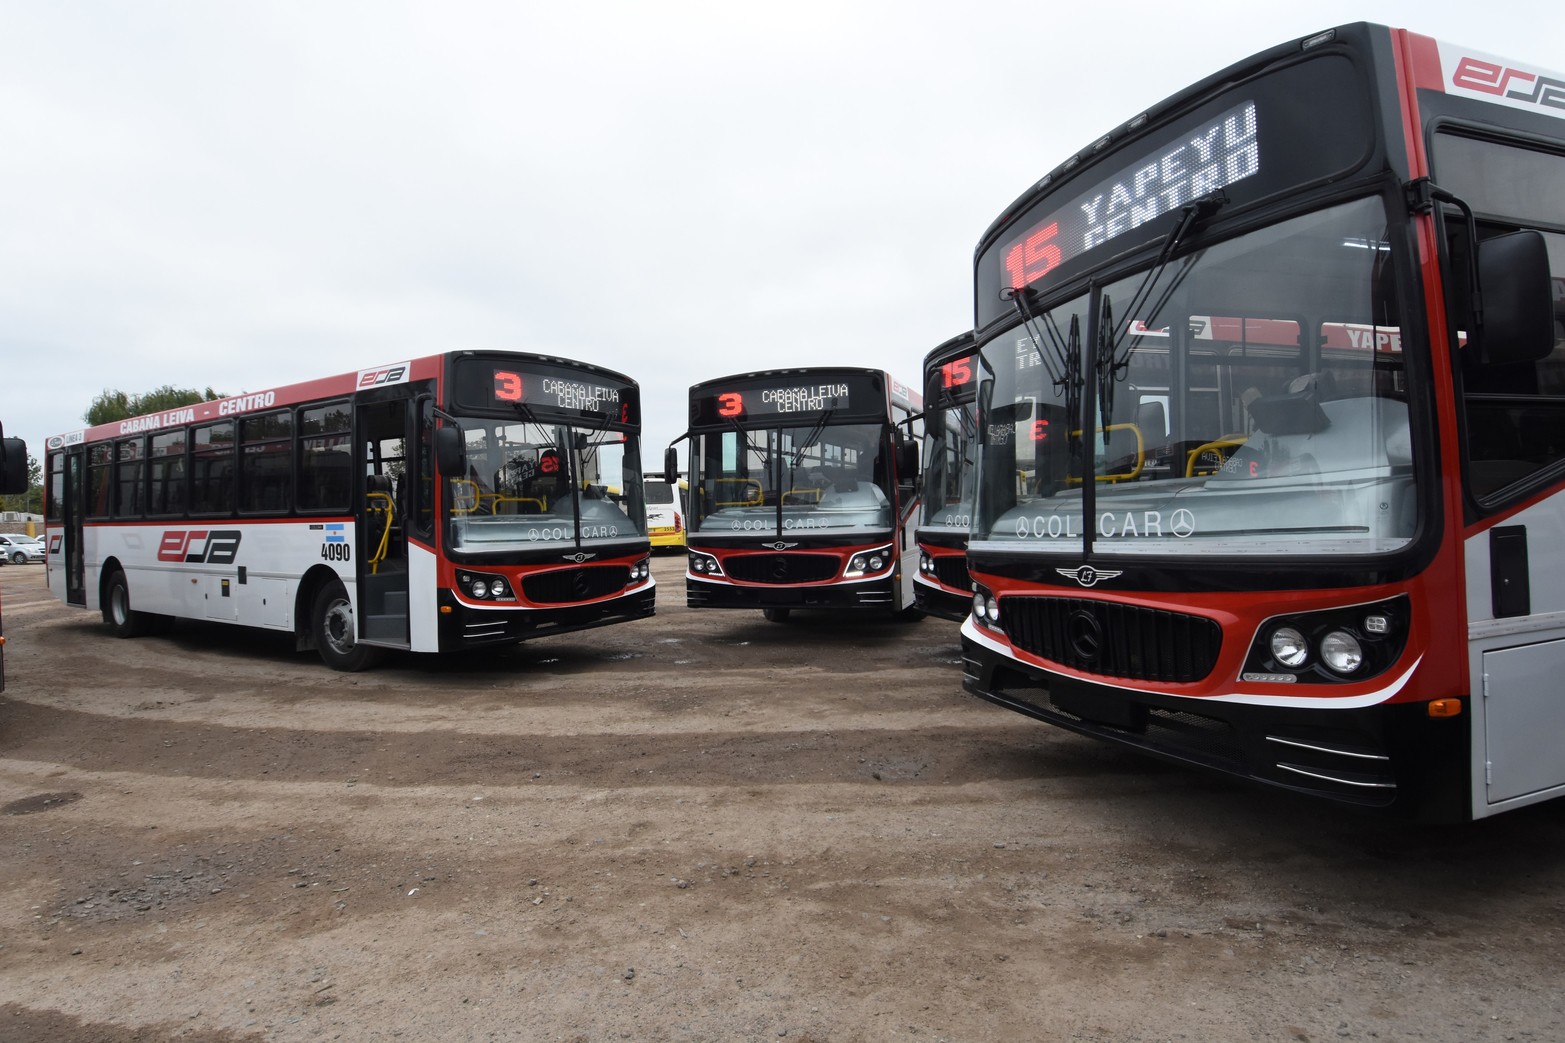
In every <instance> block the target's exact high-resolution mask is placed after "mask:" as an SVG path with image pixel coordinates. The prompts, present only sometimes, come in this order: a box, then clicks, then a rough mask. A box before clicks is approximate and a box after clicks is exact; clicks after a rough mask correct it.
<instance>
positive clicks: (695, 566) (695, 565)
mask: <svg viewBox="0 0 1565 1043" xmlns="http://www.w3.org/2000/svg"><path fill="white" fill-rule="evenodd" d="M690 571H691V572H694V573H695V574H696V575H698V576H721V575H722V574H723V569H722V567H721V566H720V565H718V564H717V559H716V558H714V557H712V555H710V554H700V553H698V552H696V551H691V552H690Z"/></svg>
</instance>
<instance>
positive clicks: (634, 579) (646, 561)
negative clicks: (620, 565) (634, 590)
mask: <svg viewBox="0 0 1565 1043" xmlns="http://www.w3.org/2000/svg"><path fill="white" fill-rule="evenodd" d="M651 575H652V559H651V558H642V559H641V560H640V561H638V562H636V563H635V564H634V565H632V566H631V567H630V583H629V584H627V586H635V585H636V584H637V583H645V582H646V581H647V577H649V576H651Z"/></svg>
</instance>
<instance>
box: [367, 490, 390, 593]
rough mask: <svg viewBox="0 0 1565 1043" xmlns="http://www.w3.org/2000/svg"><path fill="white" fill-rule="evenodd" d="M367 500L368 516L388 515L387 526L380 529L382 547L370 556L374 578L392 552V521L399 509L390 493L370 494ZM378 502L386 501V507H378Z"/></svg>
mask: <svg viewBox="0 0 1565 1043" xmlns="http://www.w3.org/2000/svg"><path fill="white" fill-rule="evenodd" d="M365 498H366V499H367V500H369V501H370V505H369V507H368V508H367V510H366V512H365V513H366V514H380V513H381V512H383V511H384V512H385V515H386V524H385V525H383V526H381V529H380V545H379V546H378V547H376V548H375V550H374V552H373V553H372V554H370V575H371V576H373V575H376V574H377V573H378V572H379V571H380V563H381V562H382V561H384V560H386V555H387V554H388V553H390V551H391V519H392V517H393V516H394V515H395V514H396V509H397V508H396V501H394V500H393V499H392V498H391V494H390V493H370V494H368V496H366V497H365ZM376 500H385V501H386V505H385V506H384V507H377V506H376V505H375V501H376Z"/></svg>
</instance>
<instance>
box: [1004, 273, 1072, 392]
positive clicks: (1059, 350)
mask: <svg viewBox="0 0 1565 1043" xmlns="http://www.w3.org/2000/svg"><path fill="white" fill-rule="evenodd" d="M1030 293H1031V291H1030V290H1028V289H1027V288H1026V287H1025V286H1017V287H1007V288H1006V289H1004V290H1001V291H1000V299H1001V300H1008V301H1010V302H1011V304H1013V305H1014V306H1015V307H1016V311H1017V314H1019V315H1020V316H1021V317H1022V328H1023V329H1025V330H1026V331H1027V335H1028V336H1029V337H1031V338H1032V342H1033V343H1034V344H1036V345H1038V359H1039V361H1040V362H1042V363H1043V368H1044V371H1045V372H1047V373H1048V374H1049V379H1050V380H1052V381H1053V382H1054V386H1055V387H1059V386H1060V385H1061V383H1062V382H1063V380H1064V379H1065V376H1064V371H1065V370H1068V369H1069V368H1070V362H1069V358H1068V351H1069V349H1068V348H1067V347H1066V346H1065V345H1064V344H1062V343H1061V342H1060V329H1059V326H1058V325H1056V324H1055V322H1054V316H1053V313H1052V312H1050V313H1045V314H1044V316H1043V317H1042V318H1041V319H1040V318H1039V317H1038V316H1036V315H1034V314H1033V311H1032V307H1031V305H1030V304H1029V303H1028V295H1029V294H1030ZM1040 329H1041V330H1042V331H1044V332H1045V333H1048V335H1049V337H1048V341H1047V343H1048V346H1049V347H1051V348H1053V349H1054V358H1053V359H1050V357H1049V353H1048V352H1047V351H1045V350H1043V349H1044V344H1045V340H1044V338H1043V336H1042V335H1040V333H1039V330H1040ZM1056 361H1057V362H1058V363H1059V366H1058V367H1056V366H1055V365H1054V363H1055V362H1056Z"/></svg>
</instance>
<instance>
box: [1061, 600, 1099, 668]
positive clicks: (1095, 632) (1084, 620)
mask: <svg viewBox="0 0 1565 1043" xmlns="http://www.w3.org/2000/svg"><path fill="white" fill-rule="evenodd" d="M1065 636H1066V639H1067V640H1068V641H1069V642H1070V646H1071V651H1073V652H1075V653H1076V655H1077V656H1078V657H1079V658H1080V659H1081V661H1082V662H1083V663H1088V664H1091V663H1096V662H1097V661H1098V655H1099V653H1101V652H1102V651H1103V627H1102V625H1101V624H1099V623H1098V617H1097V616H1095V615H1093V614H1092V613H1091V612H1089V611H1088V610H1087V609H1084V608H1079V609H1077V610H1076V611H1075V612H1072V613H1071V614H1070V618H1068V619H1067V620H1066V621H1065Z"/></svg>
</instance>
